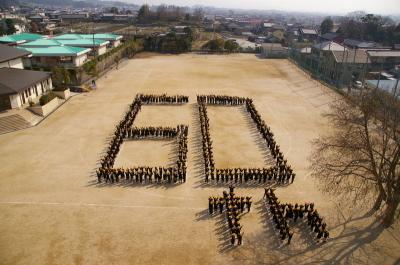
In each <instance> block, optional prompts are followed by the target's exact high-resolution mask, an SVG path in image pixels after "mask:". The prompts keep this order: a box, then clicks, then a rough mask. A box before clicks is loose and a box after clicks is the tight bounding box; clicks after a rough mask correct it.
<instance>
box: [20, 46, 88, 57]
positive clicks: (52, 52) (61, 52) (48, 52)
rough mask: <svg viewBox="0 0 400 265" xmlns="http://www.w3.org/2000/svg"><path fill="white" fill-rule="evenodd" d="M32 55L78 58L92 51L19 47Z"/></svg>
mask: <svg viewBox="0 0 400 265" xmlns="http://www.w3.org/2000/svg"><path fill="white" fill-rule="evenodd" d="M18 48H19V49H24V50H26V51H29V52H31V53H32V56H34V57H35V56H44V57H53V56H78V55H81V54H85V53H88V52H90V49H85V48H80V47H71V46H50V47H46V48H44V47H43V48H29V47H18Z"/></svg>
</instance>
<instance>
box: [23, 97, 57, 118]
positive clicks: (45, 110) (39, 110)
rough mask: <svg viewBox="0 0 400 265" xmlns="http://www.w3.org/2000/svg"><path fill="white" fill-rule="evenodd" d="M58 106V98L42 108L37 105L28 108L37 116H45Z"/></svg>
mask: <svg viewBox="0 0 400 265" xmlns="http://www.w3.org/2000/svg"><path fill="white" fill-rule="evenodd" d="M58 104H59V102H58V98H57V97H56V98H54V99H53V100H52V101H50V102H48V103H47V104H46V105H44V106H40V105H38V106H34V107H29V109H30V110H31V111H32V112H34V113H36V114H38V115H41V116H46V115H49V114H50V113H51V112H52V111H53V110H55V109H56V108H57V107H58Z"/></svg>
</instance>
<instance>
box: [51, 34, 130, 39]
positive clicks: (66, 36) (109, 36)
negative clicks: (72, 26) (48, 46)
mask: <svg viewBox="0 0 400 265" xmlns="http://www.w3.org/2000/svg"><path fill="white" fill-rule="evenodd" d="M93 35H94V36H93ZM93 37H94V38H95V39H100V40H120V39H122V36H121V35H116V34H110V33H96V34H62V35H59V36H56V37H54V38H53V39H55V40H78V39H93Z"/></svg>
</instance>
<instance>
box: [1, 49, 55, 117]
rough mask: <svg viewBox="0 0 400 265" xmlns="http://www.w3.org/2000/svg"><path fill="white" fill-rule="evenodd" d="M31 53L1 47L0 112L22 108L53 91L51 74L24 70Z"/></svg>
mask: <svg viewBox="0 0 400 265" xmlns="http://www.w3.org/2000/svg"><path fill="white" fill-rule="evenodd" d="M29 55H30V53H29V52H27V51H23V50H20V49H16V48H13V47H9V46H5V45H0V111H2V110H7V109H13V108H20V107H22V106H24V105H25V104H28V103H29V101H30V100H32V101H35V99H36V98H38V97H40V96H41V95H42V94H44V93H46V92H47V91H48V90H51V89H52V82H51V77H50V73H46V72H39V71H31V70H24V69H23V64H22V59H23V58H25V57H26V56H29Z"/></svg>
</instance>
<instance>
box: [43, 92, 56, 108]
mask: <svg viewBox="0 0 400 265" xmlns="http://www.w3.org/2000/svg"><path fill="white" fill-rule="evenodd" d="M56 97H57V96H56V95H55V94H54V93H52V92H50V93H47V94H45V95H43V96H41V97H40V99H39V104H40V106H43V105H46V104H47V103H49V102H50V101H52V100H53V99H54V98H56Z"/></svg>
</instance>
